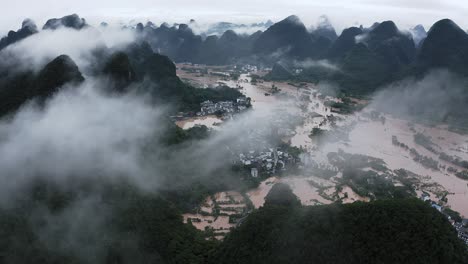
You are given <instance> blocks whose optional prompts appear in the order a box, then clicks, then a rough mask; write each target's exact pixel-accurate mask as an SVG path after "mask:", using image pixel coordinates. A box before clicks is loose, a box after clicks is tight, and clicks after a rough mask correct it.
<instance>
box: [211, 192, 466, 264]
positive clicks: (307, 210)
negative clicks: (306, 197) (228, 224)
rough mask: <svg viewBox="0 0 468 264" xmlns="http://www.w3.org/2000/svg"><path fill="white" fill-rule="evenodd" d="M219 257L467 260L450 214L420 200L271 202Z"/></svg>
mask: <svg viewBox="0 0 468 264" xmlns="http://www.w3.org/2000/svg"><path fill="white" fill-rule="evenodd" d="M288 200H290V198H288ZM214 256H215V257H214V258H213V259H212V260H213V262H212V263H324V264H326V263H333V264H339V263H346V264H352V263H392V264H393V263H467V261H468V259H467V256H468V255H467V249H466V246H465V245H464V244H463V243H462V241H461V240H459V239H458V237H457V234H456V231H455V230H454V228H453V227H452V226H451V225H450V223H449V222H448V221H447V219H446V218H445V216H444V215H442V214H440V213H439V212H437V211H436V210H435V209H433V208H431V207H430V206H428V205H427V204H425V203H423V202H422V201H419V200H417V199H402V200H381V201H375V202H370V203H362V202H357V203H353V204H347V205H339V204H333V205H327V206H313V207H303V206H298V205H297V204H296V203H294V202H292V201H289V202H286V203H285V202H284V201H283V202H278V201H277V200H267V203H266V204H265V206H264V207H263V208H260V209H259V210H258V211H256V212H254V213H253V214H251V215H250V216H249V218H248V219H247V221H245V222H244V223H243V224H242V226H240V227H239V228H238V229H236V230H234V231H233V232H232V233H231V234H230V235H229V236H228V237H227V238H226V240H225V241H224V242H223V243H222V244H221V245H220V246H219V247H218V248H217V250H216V251H215V254H214Z"/></svg>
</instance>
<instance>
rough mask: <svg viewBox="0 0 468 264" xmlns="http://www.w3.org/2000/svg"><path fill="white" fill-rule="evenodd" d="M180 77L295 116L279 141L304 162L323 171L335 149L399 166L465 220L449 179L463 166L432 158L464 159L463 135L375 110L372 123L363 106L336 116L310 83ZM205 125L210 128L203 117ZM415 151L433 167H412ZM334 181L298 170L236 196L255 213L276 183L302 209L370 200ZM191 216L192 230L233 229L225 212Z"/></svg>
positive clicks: (465, 204)
mask: <svg viewBox="0 0 468 264" xmlns="http://www.w3.org/2000/svg"><path fill="white" fill-rule="evenodd" d="M191 76H192V77H191ZM184 78H188V79H190V78H192V79H193V82H207V83H205V84H206V85H205V86H215V85H216V84H219V83H222V84H225V85H228V86H230V87H233V88H236V89H239V91H241V92H242V93H243V94H244V95H246V96H247V97H250V98H251V99H252V100H251V102H252V111H258V110H261V109H268V110H269V111H271V112H274V111H275V110H278V111H283V112H284V111H286V112H288V114H290V115H291V116H295V117H299V118H300V119H301V122H300V123H299V124H297V125H294V126H291V127H288V128H287V130H289V132H288V133H285V136H284V141H285V142H289V143H290V144H291V145H292V146H295V147H298V148H301V149H302V150H303V151H305V155H304V157H306V158H305V159H304V162H306V160H310V161H311V162H313V163H317V164H320V165H321V166H323V167H329V166H331V164H330V163H329V160H328V158H327V154H328V153H330V152H337V151H339V150H342V151H345V152H347V153H351V154H361V155H367V156H371V157H375V158H378V159H382V160H383V161H384V163H385V165H386V166H387V167H388V169H390V170H398V169H405V170H407V171H410V172H411V173H413V174H414V175H416V176H415V177H417V178H418V182H419V184H418V185H417V187H416V193H417V194H418V195H421V194H422V193H426V194H428V195H430V197H431V198H432V199H434V200H438V199H442V198H443V197H445V198H446V205H447V206H449V207H451V208H452V209H454V210H456V211H458V212H460V213H461V214H462V215H463V216H465V217H466V216H468V181H466V180H463V179H461V178H459V177H457V176H456V175H455V174H456V171H463V170H464V169H463V168H461V167H459V166H457V165H455V164H452V163H450V162H448V161H446V160H442V159H441V158H440V153H445V154H447V155H450V156H456V157H459V158H460V159H462V160H468V136H467V135H460V134H456V133H453V132H450V131H448V130H447V128H445V127H443V126H440V127H428V126H424V125H421V124H414V123H411V122H409V121H407V120H403V119H399V118H395V117H392V116H389V115H385V114H382V113H379V115H380V117H379V118H378V119H375V118H372V117H371V116H372V113H373V112H374V110H373V109H372V108H371V107H369V106H367V107H364V110H362V111H358V112H357V113H355V114H350V115H345V114H341V113H338V112H337V111H334V109H332V108H331V107H329V106H327V103H326V102H327V101H328V102H339V101H340V100H339V99H338V98H334V97H333V96H329V95H327V96H325V95H322V94H321V93H320V89H319V87H316V86H315V85H313V84H306V85H305V86H302V87H300V88H298V87H297V86H294V85H292V84H289V83H284V82H267V81H263V82H260V83H252V78H251V77H250V75H249V74H241V75H240V77H239V79H238V80H228V79H226V78H221V79H220V78H216V77H213V76H209V77H206V76H205V77H203V78H201V77H196V76H194V75H190V74H188V73H184ZM273 86H274V87H277V88H278V89H279V92H277V93H276V94H272V93H271V87H273ZM353 100H355V101H356V103H358V104H361V105H363V106H365V105H367V104H368V103H369V102H367V101H365V100H358V99H353ZM204 120H206V119H201V121H196V122H199V123H198V124H203V122H205V121H204ZM192 122H193V121H192ZM206 122H207V123H210V122H211V120H210V121H206ZM314 128H320V129H321V130H323V131H330V132H331V133H328V134H326V135H325V137H324V139H322V140H320V142H319V141H318V139H317V138H315V137H313V136H311V132H312V130H314ZM336 132H339V133H336ZM418 133H420V134H423V135H426V136H427V137H429V138H430V139H431V140H432V142H433V143H434V146H435V147H434V148H435V149H437V151H436V152H432V151H430V150H428V149H427V148H425V147H424V146H421V145H420V144H417V143H416V142H415V135H416V134H418ZM330 135H332V136H330ZM331 137H333V138H331ZM394 138H397V139H398V141H399V142H400V143H401V144H402V145H404V146H405V148H402V147H400V146H397V145H395V144H394V142H393V140H392V139H394ZM410 150H414V151H413V152H412V151H410ZM415 153H417V154H418V155H420V156H423V157H426V158H427V159H430V160H433V161H435V162H437V164H438V165H437V167H436V168H429V167H428V166H427V165H425V164H422V163H421V162H418V161H417V160H416V158H415V156H414V155H415ZM306 163H307V162H306ZM339 177H340V175H339V174H338V176H336V177H332V178H330V179H327V180H324V179H321V178H319V177H317V175H313V173H308V171H307V167H305V171H304V174H303V175H287V176H281V177H280V176H279V175H272V176H271V177H268V178H266V179H264V180H263V181H262V182H261V183H260V184H259V186H258V187H257V188H255V189H252V190H249V191H246V192H245V196H244V197H246V198H247V199H249V200H250V201H249V202H250V203H251V204H252V205H253V207H254V208H259V207H261V206H262V205H263V204H264V202H265V201H264V198H265V197H266V195H267V194H268V192H269V191H270V190H271V188H272V187H273V185H274V184H276V183H278V182H282V183H286V184H288V185H289V186H290V187H291V189H292V191H293V192H294V194H295V195H296V196H297V197H298V198H299V199H300V201H301V203H302V204H303V205H319V204H330V203H333V202H336V201H340V202H342V203H352V202H355V201H364V202H366V201H370V197H365V196H362V195H359V194H357V193H356V192H354V191H353V189H352V188H351V187H350V186H347V185H344V186H343V185H342V184H339V183H340V180H339ZM396 185H398V183H396ZM241 204H242V203H241ZM231 206H232V207H234V206H233V205H231ZM191 217H200V219H201V220H202V221H201V222H193V221H192V223H193V224H194V226H196V227H197V228H199V229H205V228H207V227H211V228H217V229H215V230H218V231H219V233H221V231H223V232H225V231H228V230H229V229H230V228H233V227H235V224H230V223H229V222H228V221H226V219H227V218H229V213H226V212H225V214H223V217H222V218H219V219H218V218H213V217H212V216H210V215H205V216H203V217H201V216H200V215H184V218H185V219H186V221H187V219H188V218H191ZM226 217H227V218H226Z"/></svg>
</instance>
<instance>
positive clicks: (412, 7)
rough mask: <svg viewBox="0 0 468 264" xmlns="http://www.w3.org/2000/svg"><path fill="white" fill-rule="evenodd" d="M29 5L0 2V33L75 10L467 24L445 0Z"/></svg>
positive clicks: (98, 16)
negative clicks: (1, 9) (28, 20)
mask: <svg viewBox="0 0 468 264" xmlns="http://www.w3.org/2000/svg"><path fill="white" fill-rule="evenodd" d="M28 2H29V3H28V5H29V6H28V8H27V9H25V8H24V7H20V6H18V5H17V4H15V3H13V2H7V3H4V8H5V9H4V10H6V11H7V12H5V14H4V15H3V16H2V18H0V21H1V23H0V25H1V26H0V35H6V33H7V32H8V31H9V30H16V29H18V28H19V26H20V25H21V22H22V21H23V19H25V18H31V19H33V20H35V21H36V22H37V24H38V25H40V26H42V25H43V23H45V21H46V20H47V19H49V18H53V17H62V16H65V15H68V14H72V13H77V14H79V15H80V16H81V17H84V18H85V19H86V20H87V21H88V22H89V23H90V24H93V25H96V24H99V23H100V22H101V21H108V22H123V23H128V22H131V21H132V20H133V21H135V22H146V21H150V20H151V21H153V22H155V23H156V24H159V23H162V22H168V23H184V22H188V21H189V20H190V19H195V20H197V21H198V22H199V23H201V24H207V23H213V22H219V21H226V22H235V23H253V22H260V21H266V20H268V19H271V20H272V21H274V22H277V21H279V20H281V19H283V18H285V17H287V16H289V15H293V14H294V15H298V16H299V17H300V18H301V20H302V21H303V22H304V23H305V24H306V25H307V26H312V25H315V24H316V22H317V20H318V18H319V17H320V16H321V15H327V16H328V17H329V18H330V20H331V22H332V24H333V25H334V26H335V27H336V29H337V31H338V32H341V30H343V29H344V28H347V27H350V26H355V25H361V24H362V25H364V26H369V25H372V24H373V23H374V22H379V21H385V20H393V21H395V23H396V24H397V25H398V26H399V27H400V28H401V29H408V28H410V27H413V26H415V25H417V24H422V25H424V26H425V27H426V28H427V29H428V28H429V27H430V26H431V25H432V24H433V23H435V22H436V21H438V20H440V19H443V18H450V19H452V20H454V21H455V22H456V23H457V24H458V25H460V26H461V27H462V28H463V29H467V28H468V19H466V18H465V17H466V14H467V13H468V3H463V2H460V1H455V0H449V1H444V2H443V3H442V2H441V1H435V0H429V1H422V0H416V1H411V2H408V1H402V0H397V1H390V0H377V1H370V0H359V1H353V2H352V3H351V1H349V0H335V1H327V2H326V3H323V2H320V1H316V0H312V1H305V0H300V1H294V2H291V1H285V0H274V1H269V2H268V4H265V3H264V2H259V1H246V0H240V1H236V2H232V1H226V0H220V1H217V2H216V3H213V2H212V1H207V0H200V1H196V2H190V3H187V2H186V1H182V0H174V1H171V2H162V1H149V0H135V1H131V2H130V1H124V0H116V1H107V0H104V1H99V2H96V1H91V0H83V1H80V2H74V3H64V2H56V1H53V0H44V1H41V2H40V3H39V2H36V1H34V2H32V1H28Z"/></svg>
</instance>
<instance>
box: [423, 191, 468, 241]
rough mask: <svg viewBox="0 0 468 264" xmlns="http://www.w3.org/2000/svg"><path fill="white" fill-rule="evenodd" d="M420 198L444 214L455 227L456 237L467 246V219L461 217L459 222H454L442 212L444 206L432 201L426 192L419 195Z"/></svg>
mask: <svg viewBox="0 0 468 264" xmlns="http://www.w3.org/2000/svg"><path fill="white" fill-rule="evenodd" d="M421 200H423V201H425V202H429V203H430V204H431V206H432V207H433V208H435V209H436V210H437V211H439V212H440V213H442V214H443V215H445V216H446V217H447V218H448V220H449V221H450V223H452V225H453V226H454V227H455V229H456V230H457V233H458V237H459V238H460V239H461V240H463V241H464V242H465V244H466V245H467V246H468V219H463V220H462V221H461V222H455V221H454V220H453V219H452V218H451V217H450V216H449V215H447V214H445V213H444V207H443V206H442V205H440V204H438V203H436V202H434V201H432V200H431V198H430V197H429V196H428V195H427V194H423V195H422V196H421Z"/></svg>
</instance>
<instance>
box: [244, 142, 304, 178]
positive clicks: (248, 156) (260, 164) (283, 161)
mask: <svg viewBox="0 0 468 264" xmlns="http://www.w3.org/2000/svg"><path fill="white" fill-rule="evenodd" d="M239 162H240V163H241V164H242V165H243V166H244V167H245V168H247V169H250V174H251V176H252V177H254V178H257V177H258V176H259V173H260V174H267V175H272V174H275V173H277V172H279V171H284V170H286V166H287V165H288V164H295V163H297V160H296V158H294V157H293V156H292V155H290V154H289V153H287V152H285V151H281V150H280V149H278V148H269V149H265V150H264V151H253V150H252V151H249V152H248V153H241V154H239Z"/></svg>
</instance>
